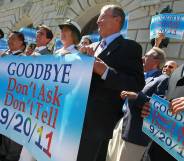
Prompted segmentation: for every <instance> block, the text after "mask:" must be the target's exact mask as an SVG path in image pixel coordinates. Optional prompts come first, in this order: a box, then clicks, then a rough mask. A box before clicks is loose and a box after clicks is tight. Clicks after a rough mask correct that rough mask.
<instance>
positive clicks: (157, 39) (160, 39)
mask: <svg viewBox="0 0 184 161" xmlns="http://www.w3.org/2000/svg"><path fill="white" fill-rule="evenodd" d="M163 39H165V35H164V33H162V32H159V33H158V34H157V37H156V38H155V45H154V46H155V47H158V48H159V46H160V43H161V42H162V40H163Z"/></svg>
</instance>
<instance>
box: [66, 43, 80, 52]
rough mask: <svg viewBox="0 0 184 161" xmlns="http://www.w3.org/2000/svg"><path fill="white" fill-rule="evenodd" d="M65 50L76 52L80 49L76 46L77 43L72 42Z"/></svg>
mask: <svg viewBox="0 0 184 161" xmlns="http://www.w3.org/2000/svg"><path fill="white" fill-rule="evenodd" d="M65 50H67V51H69V52H70V53H74V52H75V53H76V52H77V51H78V50H77V49H76V48H75V45H74V44H72V45H70V46H68V47H67V48H66V49H65Z"/></svg>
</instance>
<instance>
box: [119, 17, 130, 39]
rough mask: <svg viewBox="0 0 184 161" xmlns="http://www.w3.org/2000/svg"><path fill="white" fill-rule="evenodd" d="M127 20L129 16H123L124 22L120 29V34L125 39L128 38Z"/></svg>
mask: <svg viewBox="0 0 184 161" xmlns="http://www.w3.org/2000/svg"><path fill="white" fill-rule="evenodd" d="M128 19H129V16H128V15H126V16H125V22H124V25H123V27H122V29H121V31H120V32H121V34H122V35H123V37H125V38H126V37H127V36H128Z"/></svg>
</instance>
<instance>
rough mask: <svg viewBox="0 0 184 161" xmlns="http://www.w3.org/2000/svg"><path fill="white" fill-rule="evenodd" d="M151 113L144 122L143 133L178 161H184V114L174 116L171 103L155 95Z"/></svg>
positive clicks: (151, 101)
mask: <svg viewBox="0 0 184 161" xmlns="http://www.w3.org/2000/svg"><path fill="white" fill-rule="evenodd" d="M150 104H151V109H150V110H151V112H150V115H149V116H148V117H146V118H145V119H144V122H143V132H144V133H146V134H147V135H148V136H149V137H150V138H151V139H153V140H154V141H155V142H156V143H158V144H159V145H160V146H161V147H162V148H164V149H165V150H166V151H167V152H168V153H170V154H171V155H172V156H173V157H175V158H176V159H177V160H178V161H183V160H184V126H183V124H184V113H178V114H176V115H173V114H172V113H171V112H170V110H169V102H168V101H167V100H165V99H162V98H160V97H159V96H157V95H153V96H152V98H151V100H150Z"/></svg>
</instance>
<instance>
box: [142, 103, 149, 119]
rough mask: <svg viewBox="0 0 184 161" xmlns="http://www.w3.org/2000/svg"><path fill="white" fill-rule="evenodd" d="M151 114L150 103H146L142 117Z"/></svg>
mask: <svg viewBox="0 0 184 161" xmlns="http://www.w3.org/2000/svg"><path fill="white" fill-rule="evenodd" d="M149 114H150V103H149V102H146V103H145V104H144V105H143V107H142V110H141V117H143V118H145V117H147V116H148V115H149Z"/></svg>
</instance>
